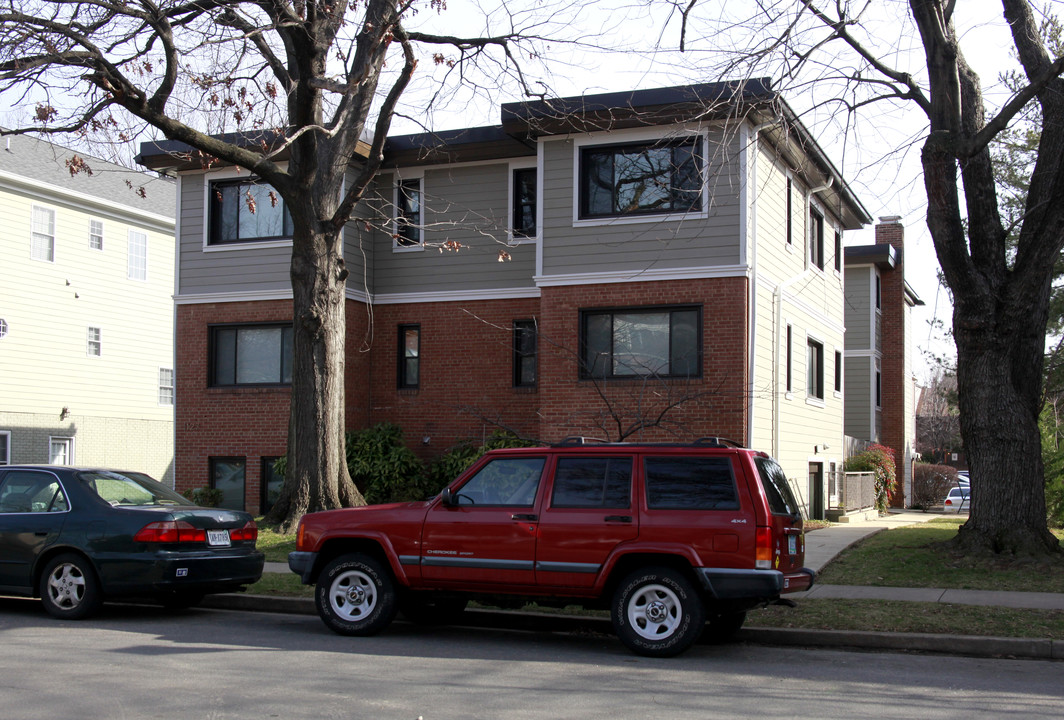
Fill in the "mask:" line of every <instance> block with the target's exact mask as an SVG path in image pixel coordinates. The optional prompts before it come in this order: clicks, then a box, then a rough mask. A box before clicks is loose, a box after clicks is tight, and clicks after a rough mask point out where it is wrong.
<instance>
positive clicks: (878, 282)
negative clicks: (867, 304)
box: [875, 272, 883, 310]
mask: <svg viewBox="0 0 1064 720" xmlns="http://www.w3.org/2000/svg"><path fill="white" fill-rule="evenodd" d="M875 300H876V310H882V309H883V288H882V280H881V279H880V277H879V273H878V272H877V273H876V298H875Z"/></svg>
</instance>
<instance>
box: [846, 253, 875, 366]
mask: <svg viewBox="0 0 1064 720" xmlns="http://www.w3.org/2000/svg"><path fill="white" fill-rule="evenodd" d="M873 277H874V276H873V275H872V268H871V267H861V268H852V269H850V268H847V269H846V347H847V349H849V350H871V349H872V328H871V327H870V322H869V320H870V318H871V317H872V293H873V289H872V285H871V283H872V278H873Z"/></svg>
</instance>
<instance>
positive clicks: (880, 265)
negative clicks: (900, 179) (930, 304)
mask: <svg viewBox="0 0 1064 720" xmlns="http://www.w3.org/2000/svg"><path fill="white" fill-rule="evenodd" d="M845 256H846V257H845V262H846V363H845V364H846V434H847V435H849V436H851V437H855V438H858V439H861V440H867V441H870V442H876V443H881V444H883V445H886V446H887V447H889V448H893V449H894V451H895V461H896V463H897V472H898V491H897V492H896V493H895V495H894V499H893V504H894V505H895V506H896V507H904V506H905V505H906V504H907V502H906V499H907V498H910V497H912V476H913V463H914V462H915V461H916V460H917V458H918V455H917V453H916V451H915V449H914V448H915V445H916V378H915V376H914V375H913V367H912V353H913V347H914V345H913V337H912V329H913V328H912V325H913V321H912V308H913V307H914V306H916V305H923V304H924V303H923V301H922V300H921V299H920V298H919V297H918V296H917V295H916V293H915V292H914V291H913V289H912V287H910V286H909V283H908V282H906V281H905V264H904V256H905V227H904V226H903V225H902V224H901V218H900V217H896V216H890V217H882V218H880V222H879V224H878V225H876V243H875V244H874V245H858V246H851V247H847V248H846V252H845Z"/></svg>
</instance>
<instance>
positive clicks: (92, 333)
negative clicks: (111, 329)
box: [85, 327, 103, 357]
mask: <svg viewBox="0 0 1064 720" xmlns="http://www.w3.org/2000/svg"><path fill="white" fill-rule="evenodd" d="M86 338H87V343H86V348H85V354H86V355H89V356H91V357H100V355H102V354H103V333H102V331H101V330H100V328H97V327H91V328H89V329H88V332H87V333H86Z"/></svg>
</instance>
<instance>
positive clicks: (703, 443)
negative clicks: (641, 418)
mask: <svg viewBox="0 0 1064 720" xmlns="http://www.w3.org/2000/svg"><path fill="white" fill-rule="evenodd" d="M581 445H610V446H624V445H644V446H646V447H718V448H726V447H732V448H741V447H743V445H742V443H739V442H736V441H735V440H729V439H728V438H723V437H717V436H707V437H700V438H698V439H697V440H693V441H692V442H671V443H670V442H650V443H629V442H610V441H609V440H602V439H600V438H590V437H584V436H583V435H570V436H569V437H566V438H563V439H562V440H561V441H559V442H556V443H554V444H553V445H552V446H551V447H579V446H581Z"/></svg>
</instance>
